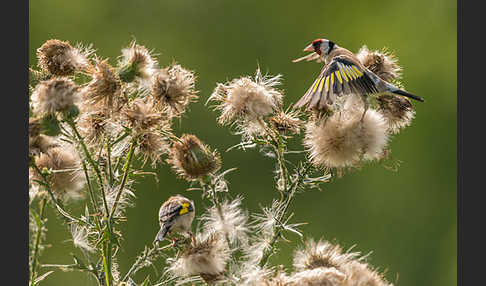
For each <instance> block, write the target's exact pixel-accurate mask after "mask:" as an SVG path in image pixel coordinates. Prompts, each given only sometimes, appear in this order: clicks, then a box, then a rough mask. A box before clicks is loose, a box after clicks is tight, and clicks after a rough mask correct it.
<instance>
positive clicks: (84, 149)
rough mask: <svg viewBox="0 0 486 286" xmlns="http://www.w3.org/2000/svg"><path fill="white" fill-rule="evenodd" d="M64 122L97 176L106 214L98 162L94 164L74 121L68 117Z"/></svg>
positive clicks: (104, 195)
mask: <svg viewBox="0 0 486 286" xmlns="http://www.w3.org/2000/svg"><path fill="white" fill-rule="evenodd" d="M66 122H67V123H68V124H69V126H70V127H71V129H72V130H73V132H74V135H76V138H77V139H78V142H79V144H80V145H81V148H82V149H83V153H84V155H85V156H86V159H87V160H88V163H89V164H90V165H91V167H92V168H93V170H94V171H95V173H96V177H97V178H98V185H99V187H100V190H101V195H102V198H103V205H104V207H105V216H108V213H109V211H108V203H107V202H106V193H105V187H104V184H103V177H102V176H101V171H100V169H99V168H98V164H96V162H95V161H94V160H93V158H92V157H91V153H90V152H89V150H88V147H87V146H86V144H85V143H84V139H83V137H82V136H81V135H80V134H79V132H78V129H77V128H76V124H75V123H74V121H73V120H71V119H70V120H67V121H66Z"/></svg>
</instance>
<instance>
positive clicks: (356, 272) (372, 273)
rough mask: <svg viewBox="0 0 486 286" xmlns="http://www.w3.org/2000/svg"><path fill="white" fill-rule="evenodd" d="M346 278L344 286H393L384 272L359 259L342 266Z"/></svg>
mask: <svg viewBox="0 0 486 286" xmlns="http://www.w3.org/2000/svg"><path fill="white" fill-rule="evenodd" d="M342 271H343V273H344V275H345V276H346V280H345V281H344V284H343V285H344V286H361V285H370V286H393V284H392V283H389V282H388V281H387V280H386V278H385V277H384V275H383V274H382V273H379V272H378V271H376V270H373V269H372V268H371V266H370V265H368V264H367V263H364V262H362V261H359V260H353V261H351V262H349V263H347V264H346V265H344V267H343V268H342Z"/></svg>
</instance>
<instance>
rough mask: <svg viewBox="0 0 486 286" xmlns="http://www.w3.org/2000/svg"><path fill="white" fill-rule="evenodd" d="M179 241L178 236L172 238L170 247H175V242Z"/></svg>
mask: <svg viewBox="0 0 486 286" xmlns="http://www.w3.org/2000/svg"><path fill="white" fill-rule="evenodd" d="M178 242H179V239H178V238H175V237H174V238H172V244H171V245H172V247H176V246H177V243H178Z"/></svg>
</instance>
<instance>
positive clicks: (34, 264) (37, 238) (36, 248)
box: [30, 198, 47, 286]
mask: <svg viewBox="0 0 486 286" xmlns="http://www.w3.org/2000/svg"><path fill="white" fill-rule="evenodd" d="M46 202H47V199H46V198H43V199H42V202H41V205H40V211H39V218H40V225H38V226H37V232H36V236H35V243H34V257H33V258H32V269H31V272H30V274H31V277H30V285H31V286H33V285H34V281H35V278H36V273H37V271H36V268H37V259H38V257H37V256H38V254H39V243H40V237H41V235H42V227H43V222H42V220H43V219H44V209H45V206H46Z"/></svg>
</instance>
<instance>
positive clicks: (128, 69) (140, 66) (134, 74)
mask: <svg viewBox="0 0 486 286" xmlns="http://www.w3.org/2000/svg"><path fill="white" fill-rule="evenodd" d="M157 65H158V63H157V60H156V59H154V58H153V56H152V53H151V52H150V51H149V50H147V48H145V47H144V46H141V45H137V44H136V42H135V41H133V42H131V43H130V45H129V47H127V48H124V49H122V56H121V59H120V62H119V66H120V71H119V73H118V74H119V76H120V79H121V81H123V82H128V83H131V82H133V81H134V80H136V81H137V82H138V83H139V84H140V85H142V86H144V87H148V86H149V85H150V81H151V78H152V76H153V75H154V73H155V71H156V70H157Z"/></svg>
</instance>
